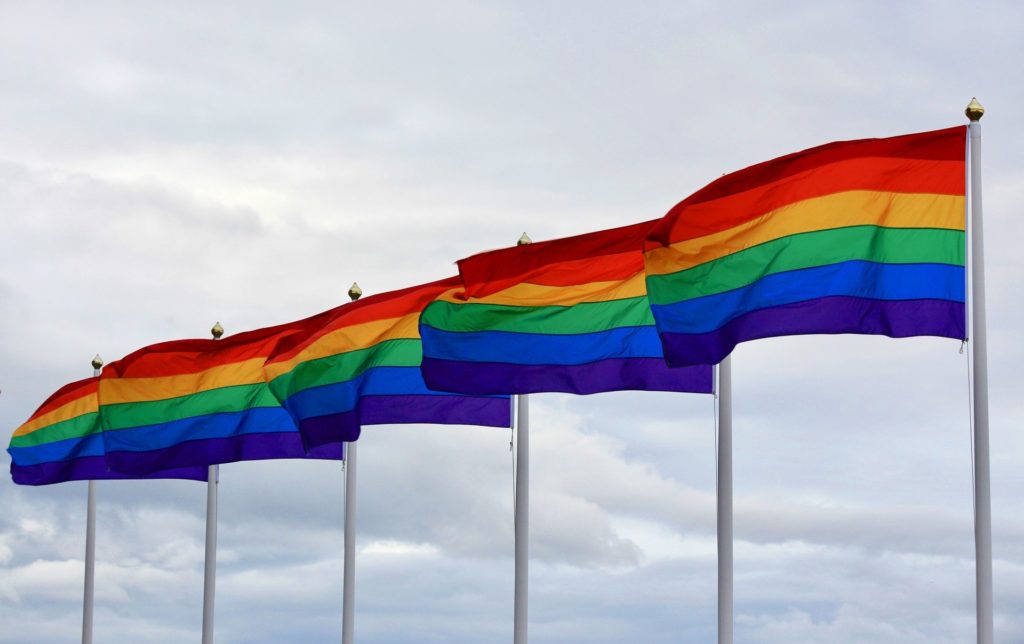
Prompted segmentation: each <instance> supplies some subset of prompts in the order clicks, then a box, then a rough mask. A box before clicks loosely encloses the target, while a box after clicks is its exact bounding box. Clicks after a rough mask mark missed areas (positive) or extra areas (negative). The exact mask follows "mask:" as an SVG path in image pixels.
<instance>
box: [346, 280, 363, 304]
mask: <svg viewBox="0 0 1024 644" xmlns="http://www.w3.org/2000/svg"><path fill="white" fill-rule="evenodd" d="M362 294H363V289H361V288H359V285H358V284H356V283H355V282H352V286H351V287H350V288H349V289H348V297H349V299H351V300H352V301H353V302H355V301H356V300H358V299H359V297H360V296H361V295H362Z"/></svg>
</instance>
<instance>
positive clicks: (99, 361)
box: [92, 353, 103, 371]
mask: <svg viewBox="0 0 1024 644" xmlns="http://www.w3.org/2000/svg"><path fill="white" fill-rule="evenodd" d="M92 368H93V369H95V370H96V371H99V370H100V369H102V368H103V358H101V357H100V354H98V353H97V354H96V355H95V356H93V359H92Z"/></svg>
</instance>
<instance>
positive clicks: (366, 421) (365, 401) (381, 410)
mask: <svg viewBox="0 0 1024 644" xmlns="http://www.w3.org/2000/svg"><path fill="white" fill-rule="evenodd" d="M360 424H362V425H402V424H436V425H483V426H485V427H511V425H512V405H511V404H510V403H509V400H508V399H507V398H467V397H465V396H443V395H429V396H408V395H407V396H363V397H362V398H360V399H359V409H358V411H346V412H341V413H338V414H329V415H327V416H315V417H313V418H304V419H302V420H301V421H300V422H299V431H300V432H301V433H302V439H303V441H305V444H306V446H307V447H308V448H310V449H314V448H317V447H319V446H322V445H330V444H338V443H341V442H350V441H354V440H356V439H358V438H359V433H360Z"/></svg>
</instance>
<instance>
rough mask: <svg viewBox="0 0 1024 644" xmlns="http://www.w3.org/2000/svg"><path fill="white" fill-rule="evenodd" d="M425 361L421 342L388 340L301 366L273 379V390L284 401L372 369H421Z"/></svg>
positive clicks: (311, 361) (271, 384)
mask: <svg viewBox="0 0 1024 644" xmlns="http://www.w3.org/2000/svg"><path fill="white" fill-rule="evenodd" d="M422 359H423V348H422V344H421V343H420V341H419V339H408V338H407V339H402V340H386V341H384V342H381V343H379V344H375V345H373V346H372V347H367V348H366V349H357V350H355V351H346V352H345V353H339V354H336V355H333V356H327V357H325V358H317V359H316V360H308V361H306V362H302V363H300V364H298V365H296V366H295V368H294V369H292V370H291V371H289V372H288V373H284V374H281V375H280V376H278V377H277V378H274V379H273V380H272V381H271V382H270V388H271V390H272V391H273V392H274V393H275V394H276V395H277V396H278V397H279V398H280V399H281V400H285V399H286V398H288V397H289V396H291V395H292V394H294V393H296V392H298V391H303V390H305V389H309V388H310V387H320V386H323V385H333V384H335V383H338V382H345V381H348V380H352V379H353V378H355V377H356V376H359V375H360V374H362V373H363V372H365V371H366V370H368V369H372V368H373V367H418V366H420V362H421V361H422Z"/></svg>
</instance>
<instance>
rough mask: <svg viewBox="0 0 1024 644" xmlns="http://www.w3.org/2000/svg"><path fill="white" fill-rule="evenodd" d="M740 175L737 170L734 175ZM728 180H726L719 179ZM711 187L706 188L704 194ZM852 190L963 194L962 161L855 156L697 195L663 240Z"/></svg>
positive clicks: (677, 210) (673, 215) (678, 209)
mask: <svg viewBox="0 0 1024 644" xmlns="http://www.w3.org/2000/svg"><path fill="white" fill-rule="evenodd" d="M772 163H774V162H768V163H767V164H766V165H771V164H772ZM743 172H744V171H742V170H741V171H740V172H739V173H736V174H741V173H743ZM729 178H730V177H729V176H726V177H723V179H722V180H726V179H729ZM716 183H717V182H716ZM714 185H715V184H714V183H713V184H711V185H709V186H708V188H705V190H708V189H710V188H712V187H713V186H714ZM852 191H864V192H895V193H906V194H920V193H927V194H939V195H950V196H963V195H964V192H965V179H964V162H963V161H937V160H921V159H888V158H883V159H880V158H854V159H845V160H842V161H837V162H835V163H829V164H825V165H822V166H819V167H815V168H813V169H810V170H806V171H803V172H800V173H797V174H793V175H790V176H786V177H785V178H782V179H779V180H774V181H770V182H765V183H763V184H762V185H756V186H754V187H751V188H748V189H745V190H738V191H735V192H732V193H729V194H725V195H723V196H721V197H716V198H714V199H709V200H697V199H696V198H697V197H698V195H700V194H701V192H703V191H701V192H698V193H696V194H695V195H694V196H693V197H690V198H688V199H686V200H684V201H682V202H680V203H679V204H678V205H676V206H675V207H674V208H673V209H672V210H670V211H669V213H668V214H667V215H666V216H665V219H666V220H668V221H671V230H670V231H669V232H668V239H667V240H664V239H662V241H668V242H671V243H675V242H679V241H685V240H687V239H695V238H698V237H704V236H706V235H709V234H712V233H716V232H722V231H724V230H728V229H730V228H734V227H736V226H738V225H740V224H742V223H745V222H748V221H752V220H756V219H759V218H761V217H763V216H764V215H765V214H767V213H770V212H773V211H775V210H778V209H780V208H783V207H785V206H788V205H791V204H794V203H798V202H801V201H805V200H807V199H813V198H817V197H824V196H827V195H830V194H835V193H840V192H852ZM662 234H663V233H660V232H659V233H657V234H656V236H657V237H659V238H661V235H662Z"/></svg>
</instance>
